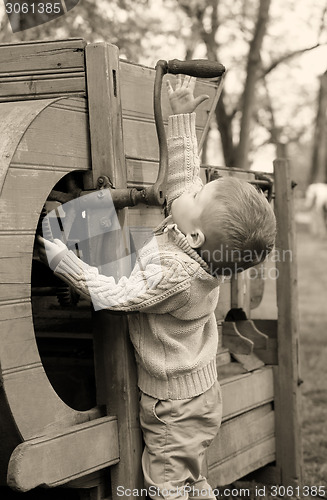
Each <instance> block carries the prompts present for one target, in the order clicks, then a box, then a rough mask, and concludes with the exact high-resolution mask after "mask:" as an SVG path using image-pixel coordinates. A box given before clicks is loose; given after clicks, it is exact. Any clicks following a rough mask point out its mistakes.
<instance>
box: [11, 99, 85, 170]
mask: <svg viewBox="0 0 327 500" xmlns="http://www.w3.org/2000/svg"><path fill="white" fill-rule="evenodd" d="M89 148H90V146H89V130H88V117H87V107H86V100H85V99H83V98H80V99H79V98H67V99H59V100H58V101H55V102H54V103H53V104H51V105H50V106H49V107H47V108H46V109H44V111H43V112H42V113H40V114H39V116H38V117H37V119H36V120H34V121H33V123H32V124H31V125H30V126H29V128H28V130H27V131H26V133H25V135H24V137H23V138H22V140H21V142H20V144H19V145H18V148H17V150H16V153H15V155H14V157H13V159H12V164H14V165H15V166H17V165H19V164H22V165H25V166H26V168H28V166H29V165H38V166H40V167H41V168H42V167H46V166H51V167H52V168H53V167H58V168H62V169H71V170H86V169H88V168H90V151H89Z"/></svg>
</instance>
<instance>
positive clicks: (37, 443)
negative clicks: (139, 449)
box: [8, 417, 119, 491]
mask: <svg viewBox="0 0 327 500" xmlns="http://www.w3.org/2000/svg"><path fill="white" fill-rule="evenodd" d="M118 461H119V449H118V432H117V420H116V419H115V418H113V417H104V418H100V419H97V420H94V421H92V422H87V423H85V424H80V425H76V426H73V427H71V428H70V429H68V430H66V431H64V432H60V433H58V434H52V435H51V434H50V435H49V436H47V437H42V438H39V439H33V440H30V441H27V442H25V443H22V444H20V445H19V446H17V448H16V449H15V450H14V452H13V454H12V456H11V459H10V462H9V468H8V484H9V486H11V487H12V488H14V489H16V490H19V491H28V490H31V489H32V488H35V487H37V486H40V485H42V486H50V487H53V486H59V485H61V484H64V483H67V482H68V481H72V480H74V479H78V478H79V477H82V476H84V475H86V474H89V473H92V472H95V471H97V470H100V469H103V468H104V467H108V466H110V465H113V464H115V463H117V462H118Z"/></svg>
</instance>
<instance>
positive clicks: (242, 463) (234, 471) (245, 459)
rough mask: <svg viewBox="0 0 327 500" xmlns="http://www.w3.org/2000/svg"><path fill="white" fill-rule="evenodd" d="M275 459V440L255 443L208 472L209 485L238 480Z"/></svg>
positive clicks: (269, 439)
mask: <svg viewBox="0 0 327 500" xmlns="http://www.w3.org/2000/svg"><path fill="white" fill-rule="evenodd" d="M275 458H276V452H275V438H274V437H270V438H267V439H265V440H263V441H262V442H259V443H256V444H255V445H253V446H252V447H251V448H250V449H247V450H245V451H244V452H243V453H242V454H240V455H236V456H235V457H233V458H231V459H230V460H228V461H226V462H225V463H223V464H221V465H219V466H217V467H214V468H212V469H211V471H210V472H209V478H208V479H209V483H212V485H215V484H217V485H220V484H222V485H225V484H230V483H231V482H233V481H235V480H237V479H240V478H242V477H244V476H246V475H247V474H249V473H250V472H253V471H254V470H257V469H260V467H263V466H264V465H267V464H269V463H271V462H273V461H274V460H275Z"/></svg>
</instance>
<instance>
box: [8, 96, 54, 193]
mask: <svg viewBox="0 0 327 500" xmlns="http://www.w3.org/2000/svg"><path fill="white" fill-rule="evenodd" d="M51 103H52V101H51V100H46V101H38V102H19V103H4V104H1V106H0V137H1V141H0V159H1V161H0V192H1V190H2V186H3V183H4V180H5V178H6V175H7V171H8V168H9V165H10V162H11V160H12V157H13V156H14V154H15V151H16V148H17V146H18V144H19V142H20V141H21V138H22V136H23V134H24V132H25V131H26V129H27V128H28V127H29V125H30V124H31V122H32V121H33V120H34V119H35V117H36V116H37V115H38V114H39V113H40V112H41V111H42V110H43V109H44V108H45V107H47V106H49V105H50V104H51Z"/></svg>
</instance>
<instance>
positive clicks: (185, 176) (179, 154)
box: [167, 113, 203, 212]
mask: <svg viewBox="0 0 327 500" xmlns="http://www.w3.org/2000/svg"><path fill="white" fill-rule="evenodd" d="M195 118H196V115H195V113H191V114H186V115H172V116H170V117H169V120H168V136H167V140H168V150H169V169H168V177H167V208H168V212H170V209H171V204H172V202H173V201H174V200H175V199H176V198H178V197H179V196H180V195H181V194H182V193H184V192H185V191H199V190H200V189H201V188H202V185H203V184H202V181H201V179H200V159H199V156H198V145H197V138H196V133H195ZM181 166H183V169H181Z"/></svg>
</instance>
